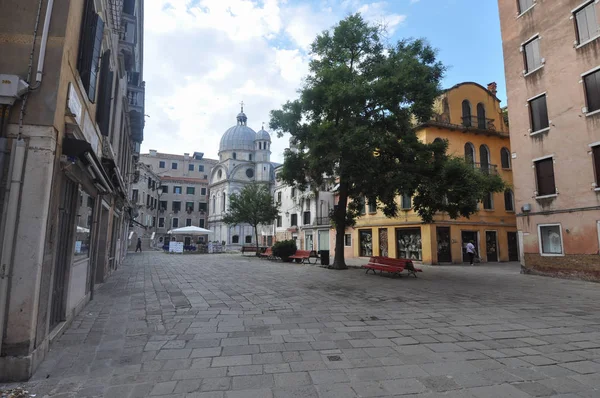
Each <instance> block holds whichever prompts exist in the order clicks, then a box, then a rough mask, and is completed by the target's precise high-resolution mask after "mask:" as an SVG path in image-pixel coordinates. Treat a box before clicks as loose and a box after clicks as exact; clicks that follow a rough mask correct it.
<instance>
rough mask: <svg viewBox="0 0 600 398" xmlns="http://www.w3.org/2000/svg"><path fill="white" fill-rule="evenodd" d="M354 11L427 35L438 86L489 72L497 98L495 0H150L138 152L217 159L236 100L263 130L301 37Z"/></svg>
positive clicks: (296, 76)
mask: <svg viewBox="0 0 600 398" xmlns="http://www.w3.org/2000/svg"><path fill="white" fill-rule="evenodd" d="M482 3H483V4H482ZM354 12H361V13H362V14H363V16H364V17H365V18H366V19H368V20H370V21H372V22H373V23H385V24H386V25H387V27H388V34H389V36H390V40H392V41H393V40H398V39H401V38H403V37H425V38H427V39H428V40H430V42H431V43H432V45H433V46H434V47H436V48H438V49H439V51H440V52H439V57H440V59H441V60H442V62H444V63H445V64H447V65H448V66H450V69H449V71H448V73H447V76H446V78H445V80H444V86H451V85H454V84H456V83H459V82H461V81H467V80H468V81H476V82H478V83H480V84H482V85H486V84H487V83H489V82H491V81H496V82H498V86H499V87H498V88H499V97H500V98H501V99H503V98H504V74H503V73H504V72H503V67H502V47H501V41H500V29H499V22H498V15H497V13H498V11H497V6H496V1H495V0H389V2H385V1H365V0H316V1H307V0H151V1H146V2H145V26H144V28H145V43H144V51H145V53H144V80H145V81H146V114H147V115H148V117H147V118H146V128H145V130H144V143H143V144H142V151H143V152H148V150H149V149H156V150H159V151H160V152H168V153H175V154H183V153H184V152H189V153H193V152H195V151H197V152H204V153H205V156H206V157H210V158H217V152H218V149H219V140H220V139H221V136H222V134H223V133H224V132H225V130H227V129H228V128H229V127H231V126H233V125H235V123H236V119H235V117H236V115H237V113H238V112H239V109H240V105H239V104H240V102H241V101H243V102H244V104H245V105H244V111H245V113H246V115H247V116H248V126H249V127H251V128H253V129H254V130H255V131H258V130H259V129H260V128H261V125H262V123H263V122H264V123H265V127H266V128H267V129H268V123H269V119H268V117H269V116H268V115H269V111H270V110H272V109H277V108H279V107H280V106H281V104H283V103H284V102H285V101H287V100H291V99H295V98H296V97H297V90H298V89H299V88H300V86H301V83H302V78H303V77H304V76H305V75H306V73H307V70H308V48H309V45H310V43H311V42H312V41H313V39H314V38H315V37H316V35H317V34H318V33H320V32H321V31H323V30H324V29H327V28H330V27H331V26H332V25H334V24H335V23H336V22H337V21H339V20H340V19H342V18H344V17H345V16H347V15H348V14H350V13H354ZM272 140H273V145H272V152H273V154H272V156H271V160H273V161H278V162H281V161H282V159H283V150H284V149H285V148H286V147H287V144H288V138H287V137H283V138H281V139H278V138H277V137H276V136H275V135H274V134H272Z"/></svg>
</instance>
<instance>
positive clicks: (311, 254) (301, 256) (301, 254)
mask: <svg viewBox="0 0 600 398" xmlns="http://www.w3.org/2000/svg"><path fill="white" fill-rule="evenodd" d="M289 258H291V259H294V260H296V262H297V263H303V264H304V262H305V261H306V262H308V263H309V264H310V263H311V262H310V259H311V258H314V259H315V264H316V263H317V261H318V260H319V256H318V255H317V252H316V251H314V250H312V251H311V250H296V253H294V255H293V256H290V257H289Z"/></svg>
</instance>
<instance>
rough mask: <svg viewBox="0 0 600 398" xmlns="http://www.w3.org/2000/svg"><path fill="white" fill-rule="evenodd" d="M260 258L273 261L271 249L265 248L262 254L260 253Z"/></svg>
mask: <svg viewBox="0 0 600 398" xmlns="http://www.w3.org/2000/svg"><path fill="white" fill-rule="evenodd" d="M260 257H261V258H266V259H267V260H272V259H274V258H275V256H274V255H273V248H271V247H267V250H265V251H264V253H260Z"/></svg>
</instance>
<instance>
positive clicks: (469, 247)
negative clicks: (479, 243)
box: [466, 241, 477, 265]
mask: <svg viewBox="0 0 600 398" xmlns="http://www.w3.org/2000/svg"><path fill="white" fill-rule="evenodd" d="M466 249H467V254H468V255H469V263H470V264H469V265H473V260H475V254H476V253H477V252H476V250H475V245H474V244H473V241H469V243H467V247H466Z"/></svg>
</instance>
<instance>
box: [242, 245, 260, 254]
mask: <svg viewBox="0 0 600 398" xmlns="http://www.w3.org/2000/svg"><path fill="white" fill-rule="evenodd" d="M257 251H258V247H257V246H242V255H244V253H247V252H249V253H254V254H256V252H257Z"/></svg>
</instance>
